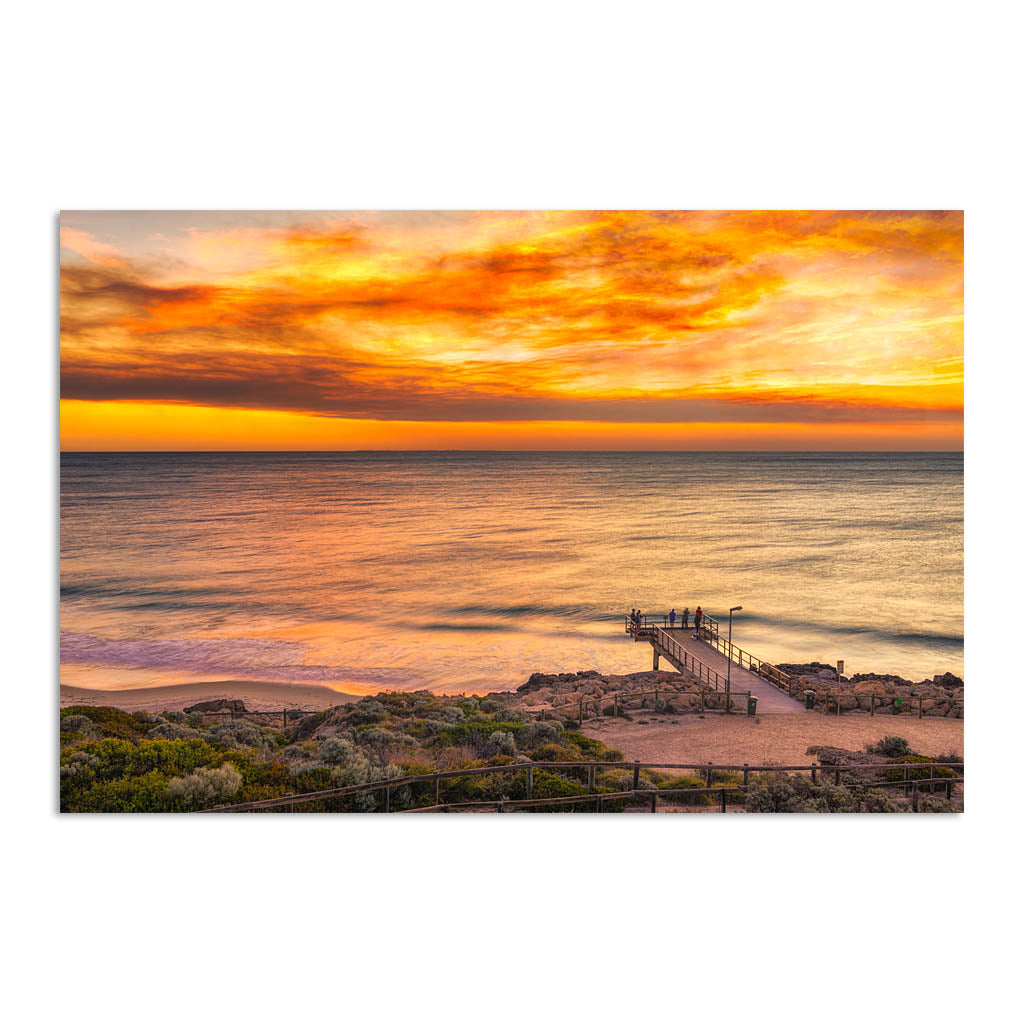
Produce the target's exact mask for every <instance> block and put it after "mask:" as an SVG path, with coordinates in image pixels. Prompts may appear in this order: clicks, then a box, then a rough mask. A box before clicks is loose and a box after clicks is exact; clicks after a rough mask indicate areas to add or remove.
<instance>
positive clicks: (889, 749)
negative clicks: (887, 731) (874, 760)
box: [864, 736, 913, 757]
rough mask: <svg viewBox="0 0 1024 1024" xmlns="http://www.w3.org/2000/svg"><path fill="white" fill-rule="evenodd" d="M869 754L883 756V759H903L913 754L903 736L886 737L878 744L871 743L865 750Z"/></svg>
mask: <svg viewBox="0 0 1024 1024" xmlns="http://www.w3.org/2000/svg"><path fill="white" fill-rule="evenodd" d="M864 749H865V750H866V751H867V752H868V753H869V754H881V756H882V757H902V756H903V755H904V754H912V753H913V751H912V750H911V749H910V743H909V742H908V741H907V740H905V739H904V738H903V737H902V736H885V737H884V738H883V739H880V740H879V741H878V742H877V743H869V744H867V746H865V748H864Z"/></svg>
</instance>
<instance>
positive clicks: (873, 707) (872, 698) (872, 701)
mask: <svg viewBox="0 0 1024 1024" xmlns="http://www.w3.org/2000/svg"><path fill="white" fill-rule="evenodd" d="M874 713H875V695H874V694H871V714H874Z"/></svg>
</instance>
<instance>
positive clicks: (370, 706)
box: [345, 697, 388, 725]
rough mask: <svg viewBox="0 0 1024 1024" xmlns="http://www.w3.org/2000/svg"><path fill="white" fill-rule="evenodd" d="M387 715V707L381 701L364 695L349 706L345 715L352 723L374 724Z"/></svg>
mask: <svg viewBox="0 0 1024 1024" xmlns="http://www.w3.org/2000/svg"><path fill="white" fill-rule="evenodd" d="M387 716H388V712H387V708H385V707H384V705H383V704H381V702H380V701H378V700H374V699H373V698H372V697H364V698H363V699H362V700H361V701H358V702H357V703H356V704H352V705H350V706H349V708H348V710H347V713H346V716H345V717H346V718H347V719H348V721H349V722H350V723H351V724H352V725H373V724H374V723H376V722H381V721H383V720H384V719H385V718H387Z"/></svg>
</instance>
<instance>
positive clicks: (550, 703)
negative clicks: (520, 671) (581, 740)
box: [487, 662, 964, 718]
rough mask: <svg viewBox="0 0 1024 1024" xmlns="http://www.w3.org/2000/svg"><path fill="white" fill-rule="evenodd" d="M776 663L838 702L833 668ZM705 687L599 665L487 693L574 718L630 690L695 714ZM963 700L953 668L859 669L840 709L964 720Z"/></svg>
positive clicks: (818, 699) (846, 680) (820, 699)
mask: <svg viewBox="0 0 1024 1024" xmlns="http://www.w3.org/2000/svg"><path fill="white" fill-rule="evenodd" d="M777 667H778V668H780V669H782V671H784V672H786V673H787V674H789V675H790V676H792V677H793V679H794V685H793V691H794V695H795V696H796V697H797V698H802V697H803V695H804V692H805V691H807V690H810V691H813V692H814V710H816V711H824V710H825V709H826V708H827V707H828V706H829V705H830V704H832V705H834V702H835V691H836V673H835V667H834V666H830V665H825V664H822V663H821V662H810V663H806V664H788V665H779V666H777ZM654 690H657V692H658V693H657V700H655V698H654V695H653V694H650V693H647V691H654ZM702 690H704V691H705V694H707V692H708V691H706V688H705V686H704V685H703V684H702V683H701V682H700V680H698V679H697V677H696V676H693V675H691V674H690V673H683V672H674V671H669V672H632V673H629V674H626V675H608V674H605V673H602V672H599V671H598V670H597V669H584V670H582V671H579V672H556V673H544V672H535V673H534V674H533V675H532V676H530V678H529V679H528V680H527V681H526V682H525V683H523V685H522V686H520V687H519V688H518V689H516V690H515V691H513V692H511V693H509V692H497V693H490V694H488V695H487V696H488V697H489V698H491V699H493V700H498V701H503V702H505V703H508V704H509V705H510V706H512V707H516V708H519V709H520V710H523V711H528V712H535V713H550V714H553V715H558V714H562V715H564V716H566V717H570V718H571V717H574V716H575V715H576V714H578V709H579V702H580V701H581V700H584V701H593V700H600V699H602V698H605V697H610V696H611V695H612V694H615V693H618V694H619V695H620V696H621V697H625V698H626V699H627V700H628V699H630V695H631V694H634V693H640V692H644V693H647V695H646V696H644V697H643V698H633V700H640V701H641V707H649V708H651V709H653V710H659V711H669V712H671V713H674V714H693V713H695V712H700V710H701V708H702V706H703V705H702V701H701V691H702ZM711 692H714V691H711ZM872 698H873V701H872ZM911 698H913V708H911ZM918 698H920V700H919V699H918ZM963 701H964V681H963V680H962V679H961V678H960V677H959V676H955V675H953V674H952V673H949V672H946V673H944V674H943V675H937V676H934V677H932V678H931V679H924V680H922V681H921V682H919V683H915V682H912V681H911V680H909V679H903V678H902V677H901V676H894V675H884V674H878V675H875V674H872V673H866V672H859V673H857V674H855V675H853V676H849V677H847V676H843V679H842V695H841V698H840V705H839V706H840V711H841V712H847V713H850V712H854V713H855V712H864V713H866V714H869V713H870V712H871V709H872V705H873V707H874V713H875V714H876V715H900V714H910V713H911V711H913V714H914V715H915V716H916V715H918V714H921V715H923V716H925V717H945V718H963ZM656 704H657V705H658V706H657V707H656ZM591 713H592V711H591Z"/></svg>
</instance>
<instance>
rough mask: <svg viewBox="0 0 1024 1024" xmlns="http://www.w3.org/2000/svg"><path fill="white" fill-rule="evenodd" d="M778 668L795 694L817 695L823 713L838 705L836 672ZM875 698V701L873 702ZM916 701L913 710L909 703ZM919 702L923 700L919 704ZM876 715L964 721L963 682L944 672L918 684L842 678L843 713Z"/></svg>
mask: <svg viewBox="0 0 1024 1024" xmlns="http://www.w3.org/2000/svg"><path fill="white" fill-rule="evenodd" d="M776 667H777V668H780V669H782V671H783V672H785V673H787V674H788V675H790V676H793V677H794V678H795V680H796V687H795V689H796V694H797V696H800V697H802V696H803V694H804V692H805V691H807V690H812V691H814V709H815V710H816V711H817V710H824V709H825V708H826V707H828V706H829V705H830V704H832V705H834V703H835V693H836V670H835V666H833V665H823V664H822V663H821V662H816V661H815V662H811V663H809V664H803V665H796V664H788V665H778V666H776ZM872 698H874V700H872ZM911 698H914V705H913V709H911V706H910V701H911ZM917 698H921V700H920V704H919V703H918V701H917ZM872 705H873V706H874V713H875V714H876V715H900V714H910V713H911V710H913V713H914V714H918V713H920V714H922V715H924V716H925V717H931V718H937V717H940V718H963V716H964V681H963V680H962V679H961V678H960V677H959V676H955V675H953V673H952V672H945V673H943V674H942V675H936V676H933V677H932V678H931V679H922V680H921V682H919V683H915V682H912V681H911V680H909V679H904V678H903V677H902V676H894V675H875V674H873V673H870V672H857V673H855V674H854V675H852V676H843V677H842V692H841V695H840V699H839V710H840V712H843V711H846V712H852V711H864V712H867V713H870V712H871V709H872Z"/></svg>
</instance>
